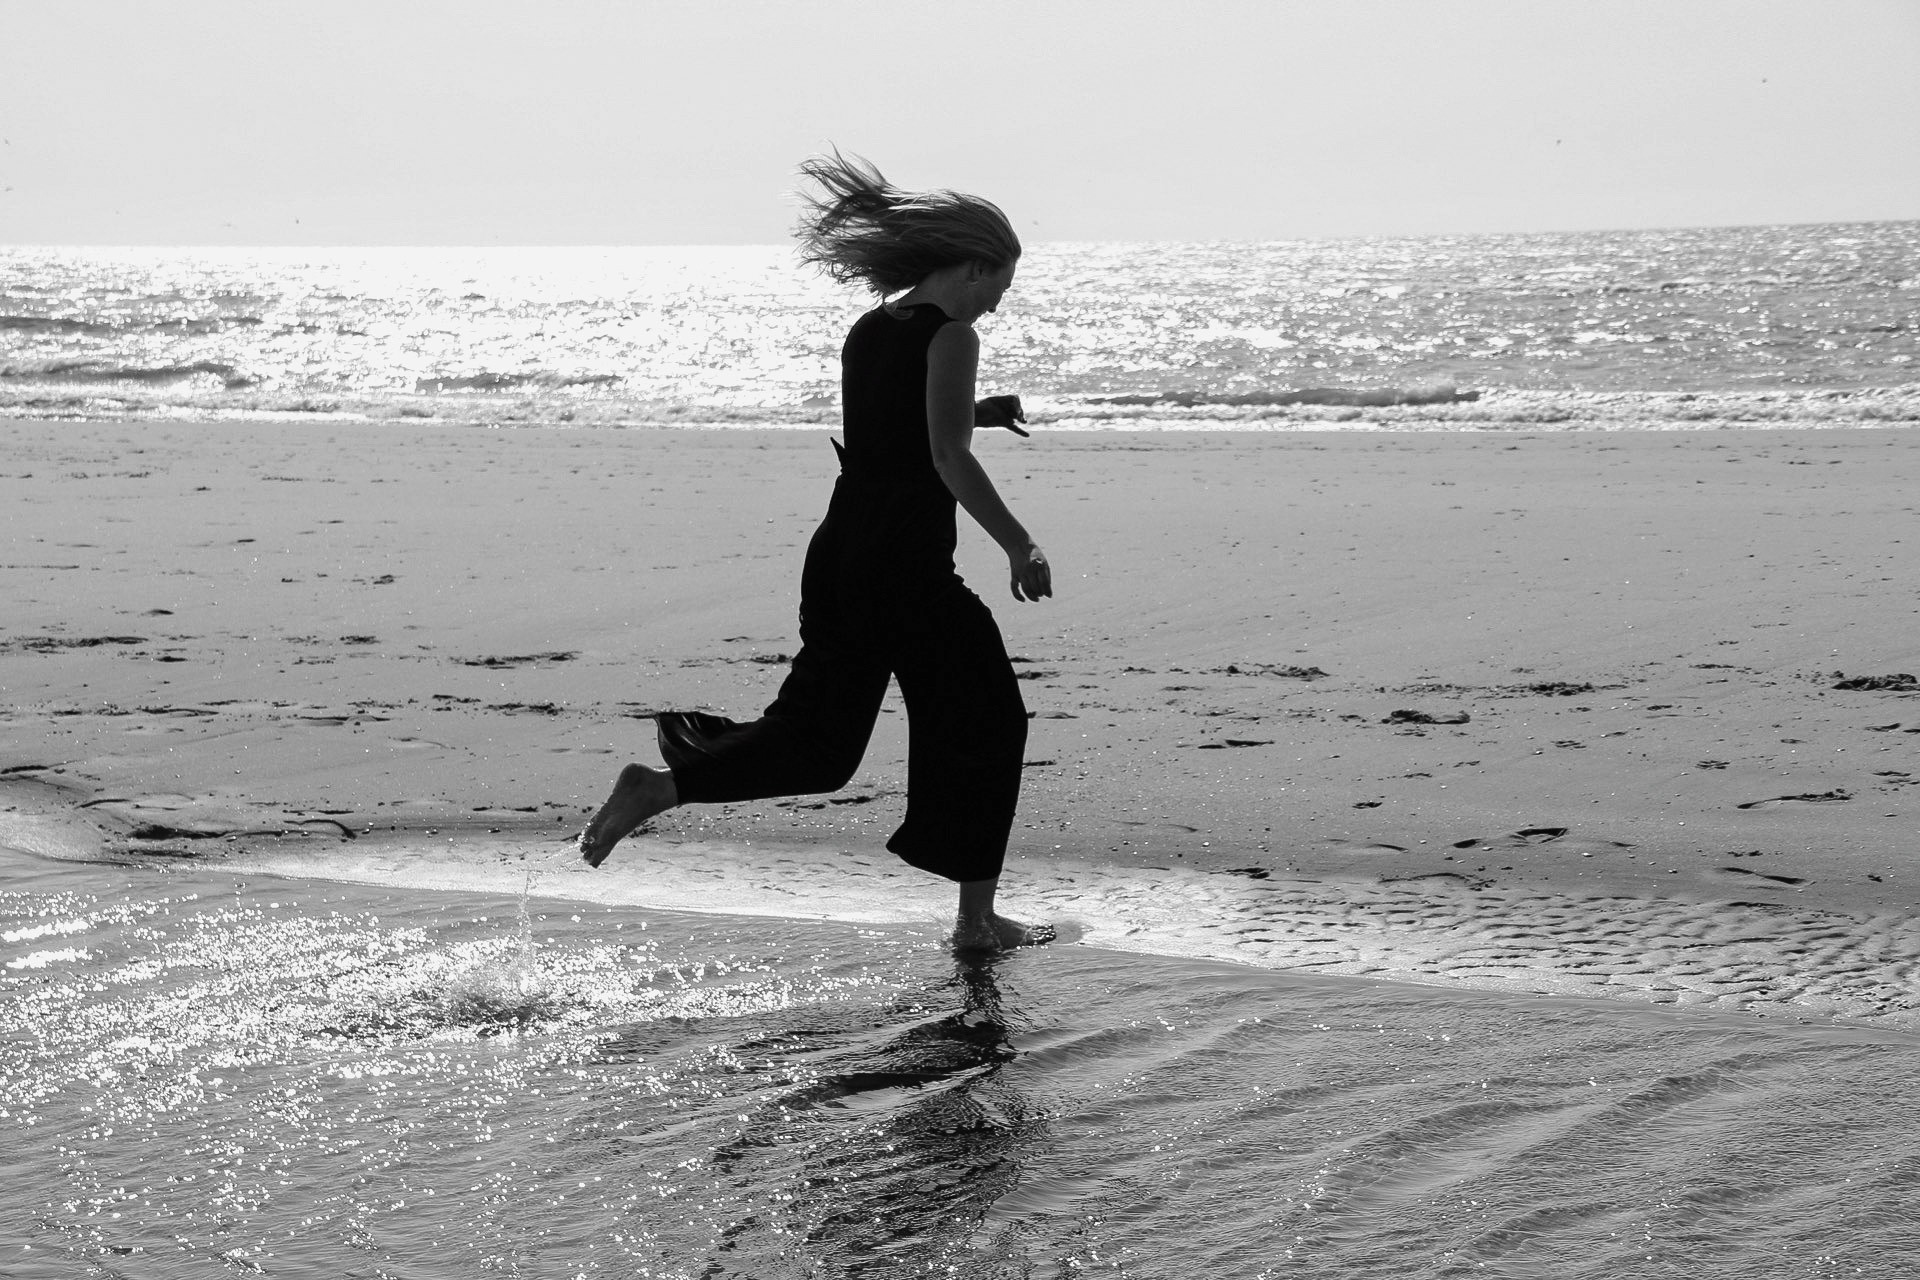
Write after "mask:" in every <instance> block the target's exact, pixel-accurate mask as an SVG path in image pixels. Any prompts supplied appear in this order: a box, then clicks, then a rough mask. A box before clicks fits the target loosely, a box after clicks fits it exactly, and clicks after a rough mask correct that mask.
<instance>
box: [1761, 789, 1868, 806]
mask: <svg viewBox="0 0 1920 1280" xmlns="http://www.w3.org/2000/svg"><path fill="white" fill-rule="evenodd" d="M1851 799H1853V792H1851V791H1844V790H1842V789H1840V788H1839V787H1835V788H1834V789H1833V790H1831V791H1808V792H1805V793H1803V794H1801V795H1797V796H1774V797H1772V798H1771V799H1768V800H1749V801H1747V802H1746V803H1745V804H1743V805H1736V806H1735V808H1739V809H1771V808H1773V807H1774V806H1775V805H1782V804H1830V803H1834V802H1837V801H1841V800H1851Z"/></svg>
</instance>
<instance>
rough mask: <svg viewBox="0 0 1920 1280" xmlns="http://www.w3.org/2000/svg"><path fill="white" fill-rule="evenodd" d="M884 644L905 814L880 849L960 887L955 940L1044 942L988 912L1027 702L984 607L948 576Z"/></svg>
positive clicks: (1038, 932)
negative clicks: (902, 733) (903, 744)
mask: <svg viewBox="0 0 1920 1280" xmlns="http://www.w3.org/2000/svg"><path fill="white" fill-rule="evenodd" d="M892 639H893V645H892V652H893V654H894V659H893V662H894V675H895V677H896V678H897V679H898V680H899V681H900V693H901V697H902V698H903V699H904V700H905V701H906V704H907V814H906V819H905V821H903V822H902V823H901V824H900V829H899V830H898V831H896V832H894V834H893V838H892V839H891V840H889V841H888V842H887V848H889V849H891V850H892V851H893V852H894V853H896V854H898V855H899V856H900V857H901V858H902V859H904V860H905V861H907V862H909V863H911V864H912V865H914V866H916V867H919V868H921V869H922V870H924V871H931V872H932V873H933V874H935V875H938V876H944V877H945V878H947V879H949V880H952V881H954V882H956V883H957V884H958V885H959V886H960V909H959V913H958V918H957V920H956V921H955V925H954V945H955V946H956V947H959V948H961V949H965V950H973V949H979V948H989V949H996V950H997V949H1000V948H1003V947H1017V946H1027V945H1031V944H1033V943H1037V942H1045V941H1047V940H1048V939H1050V938H1051V937H1052V936H1053V931H1052V930H1051V929H1049V928H1046V927H1045V926H1039V927H1029V926H1027V925H1024V924H1021V923H1020V922H1018V921H1016V920H1009V919H1007V918H1006V917H1005V916H1002V915H1000V914H998V913H997V912H996V911H995V910H994V894H995V891H996V890H997V889H998V887H999V883H1000V868H1001V864H1002V863H1003V862H1004V861H1005V859H1006V851H1007V838H1008V835H1009V834H1010V832H1011V830H1012V827H1013V814H1014V808H1015V806H1016V804H1017V803H1018V802H1019V798H1020V769H1021V757H1022V755H1023V754H1024V753H1025V750H1026V742H1027V709H1026V704H1025V703H1024V702H1023V701H1022V700H1021V697H1020V683H1019V681H1018V680H1016V679H1015V678H1014V674H1013V664H1012V663H1011V662H1009V661H1008V660H1007V651H1006V646H1005V644H1004V642H1003V641H1002V640H1001V638H1000V628H999V627H998V626H997V625H996V624H995V623H994V620H993V614H992V613H991V612H989V611H988V609H987V607H986V606H985V605H984V604H982V603H980V600H979V599H978V597H976V596H975V595H974V594H973V593H972V592H971V591H968V590H967V589H966V588H965V587H964V586H961V585H960V583H959V582H958V581H957V580H956V581H955V582H954V584H953V586H952V589H951V590H949V591H945V592H942V593H941V594H940V595H939V596H938V597H937V598H935V599H931V600H928V601H927V602H926V607H925V608H923V609H920V610H917V611H915V612H914V614H913V615H911V617H910V618H907V619H904V620H903V621H902V624H901V625H900V626H899V627H898V629H897V630H896V631H895V632H894V633H893V636H892Z"/></svg>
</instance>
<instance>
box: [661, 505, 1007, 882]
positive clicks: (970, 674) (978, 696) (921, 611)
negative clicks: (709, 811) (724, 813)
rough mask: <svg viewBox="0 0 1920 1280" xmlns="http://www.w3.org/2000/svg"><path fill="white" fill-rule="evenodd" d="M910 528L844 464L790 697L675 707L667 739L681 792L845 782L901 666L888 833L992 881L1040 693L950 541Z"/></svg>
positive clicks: (729, 795) (904, 848) (761, 790)
mask: <svg viewBox="0 0 1920 1280" xmlns="http://www.w3.org/2000/svg"><path fill="white" fill-rule="evenodd" d="M898 528H899V523H898V521H897V520H895V519H889V518H888V505H887V503H886V502H885V501H882V500H877V499H872V498H867V499H864V500H863V498H862V495H861V487H860V486H857V485H852V484H850V483H849V482H848V480H847V479H846V478H844V477H843V478H842V480H841V482H840V486H839V487H838V488H836V490H835V492H834V501H833V504H832V505H831V506H830V507H829V509H828V513H827V518H826V520H825V521H823V522H822V524H821V526H820V528H819V529H818V530H817V531H816V532H815V534H814V536H813V540H812V542H811V543H810V544H809V545H808V548H807V560H806V567H805V569H804V571H803V572H802V574H801V580H800V652H799V653H797V654H796V655H794V659H793V667H792V669H791V670H790V671H789V672H788V673H787V678H786V680H785V681H784V682H782V684H781V686H780V693H779V696H777V697H776V698H775V699H774V701H773V703H772V705H770V706H768V707H767V709H766V711H765V712H763V713H762V714H761V716H760V718H759V719H758V720H754V721H751V722H747V723H741V722H738V721H734V720H729V719H726V718H725V717H722V716H714V715H707V714H705V713H702V712H663V713H661V714H660V716H659V717H658V720H657V724H658V728H659V738H660V750H661V752H662V754H663V755H664V756H665V757H666V761H667V764H668V766H669V767H670V768H671V769H672V770H673V780H674V785H675V787H676V788H677V789H678V791H679V794H680V799H681V801H682V802H683V803H704V804H718V803H724V802H728V801H738V800H759V799H765V798H767V797H770V796H791V795H807V794H812V793H816V792H823V791H837V790H839V789H840V788H841V787H843V786H845V785H846V784H847V781H848V780H849V779H850V778H851V777H852V776H853V773H854V770H855V769H856V768H858V767H859V764H860V759H861V757H862V756H863V755H865V753H866V749H867V742H868V740H869V738H870V737H871V736H872V734H873V726H874V722H875V720H877V719H878V718H879V714H880V702H881V699H882V698H883V697H885V695H886V691H887V680H888V678H889V677H891V678H893V679H896V680H898V681H899V683H900V695H901V698H902V699H903V700H904V701H905V703H906V706H907V744H908V745H907V813H906V817H905V819H904V821H902V823H901V824H900V827H899V829H898V830H897V831H895V832H894V834H893V837H892V838H891V839H890V840H888V841H887V848H888V849H890V850H891V851H892V852H894V853H895V854H897V855H899V857H900V858H902V859H903V860H904V861H906V862H908V863H910V864H911V865H913V866H916V867H919V868H921V869H922V870H925V871H930V872H932V873H933V874H935V875H938V876H944V877H945V878H947V879H949V880H955V881H968V880H990V879H993V878H995V877H996V876H998V875H999V874H1000V868H1001V864H1002V862H1003V861H1004V859H1005V857H1006V850H1007V837H1008V834H1009V832H1010V831H1011V830H1012V827H1013V813H1014V806H1015V804H1016V803H1017V802H1018V799H1019V792H1020V766H1021V757H1022V754H1023V753H1024V750H1025V747H1026V741H1027V711H1026V706H1025V704H1024V702H1023V701H1022V700H1021V697H1020V685H1019V681H1018V680H1016V679H1015V678H1014V674H1013V665H1012V663H1011V662H1009V661H1008V659H1007V650H1006V643H1005V641H1004V640H1003V639H1002V638H1001V635H1000V628H999V626H998V625H996V624H995V622H994V620H993V614H992V613H991V612H990V611H989V610H988V609H987V606H986V605H985V604H983V603H981V601H980V598H979V597H978V596H976V595H974V593H973V592H972V591H971V590H969V589H968V588H967V586H966V584H965V583H963V582H962V581H961V580H960V577H959V575H957V574H956V573H954V572H953V566H952V561H951V555H950V554H948V555H946V556H945V557H944V559H943V558H941V557H929V556H915V555H913V554H912V553H911V552H910V551H907V552H905V553H903V551H902V549H901V547H900V546H899V545H898V542H899V539H898V538H897V537H892V535H893V534H895V533H896V532H897V530H898ZM890 538H891V541H890V540H889V539H890ZM948 545H949V546H951V543H950V542H949V543H948Z"/></svg>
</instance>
